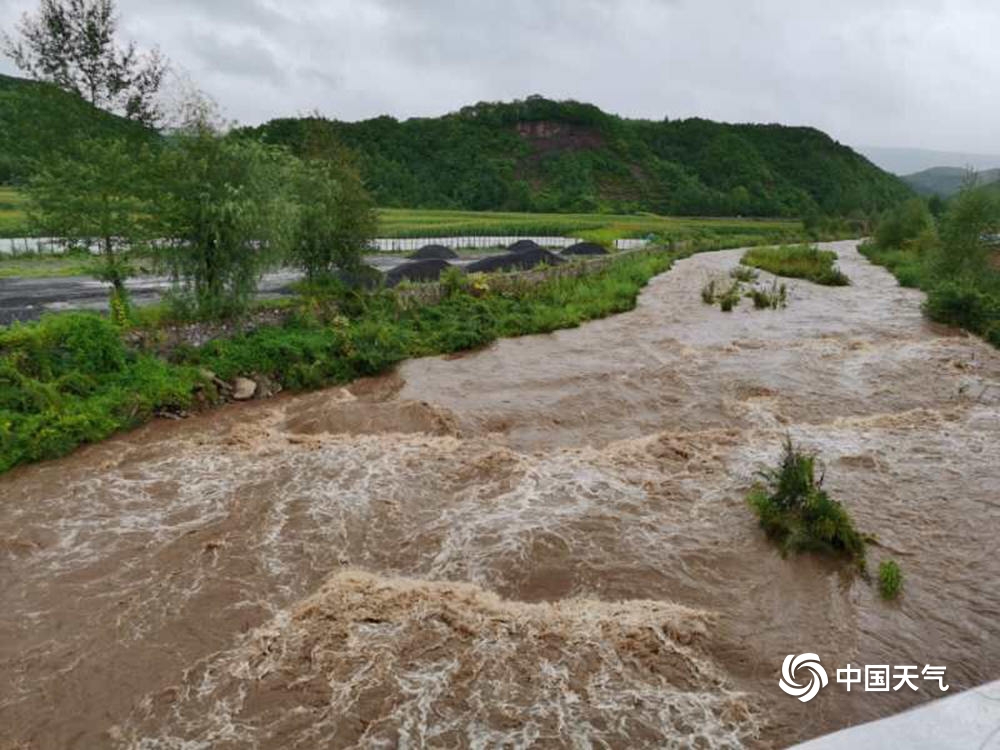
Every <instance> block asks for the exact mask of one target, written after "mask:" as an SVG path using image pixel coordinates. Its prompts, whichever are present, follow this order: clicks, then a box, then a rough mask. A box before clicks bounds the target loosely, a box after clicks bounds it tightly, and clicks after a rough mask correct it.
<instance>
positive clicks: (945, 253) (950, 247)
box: [937, 186, 1000, 275]
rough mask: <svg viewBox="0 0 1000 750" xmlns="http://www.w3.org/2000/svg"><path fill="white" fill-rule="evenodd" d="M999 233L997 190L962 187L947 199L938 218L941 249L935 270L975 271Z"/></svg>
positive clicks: (999, 211) (980, 265)
mask: <svg viewBox="0 0 1000 750" xmlns="http://www.w3.org/2000/svg"><path fill="white" fill-rule="evenodd" d="M998 233H1000V194H998V193H996V192H995V191H992V190H989V189H988V188H977V187H974V186H967V187H965V188H964V189H963V190H962V192H961V193H959V194H958V196H957V197H956V198H954V199H953V200H952V201H951V205H950V206H949V208H948V211H947V213H946V214H945V216H944V219H943V220H942V222H941V240H942V253H941V255H940V257H939V262H938V264H937V265H938V270H939V271H942V272H945V273H948V274H950V275H955V274H962V273H969V274H978V273H979V272H981V271H982V270H983V269H984V268H985V267H986V263H987V261H988V258H989V253H990V250H991V246H992V244H994V243H995V242H996V237H997V235H998Z"/></svg>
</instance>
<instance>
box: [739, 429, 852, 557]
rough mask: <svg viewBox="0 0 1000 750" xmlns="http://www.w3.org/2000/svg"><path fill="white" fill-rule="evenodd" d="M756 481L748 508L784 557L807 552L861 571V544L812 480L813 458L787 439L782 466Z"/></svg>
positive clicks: (835, 504) (839, 509) (841, 512)
mask: <svg viewBox="0 0 1000 750" xmlns="http://www.w3.org/2000/svg"><path fill="white" fill-rule="evenodd" d="M760 476H761V479H762V482H761V483H759V484H757V485H756V486H755V487H754V488H753V490H751V492H750V494H749V496H748V497H747V503H748V504H749V505H750V507H751V508H752V509H753V511H754V513H756V515H757V519H758V520H759V521H760V525H761V527H762V528H763V529H764V531H765V532H766V533H767V535H768V537H770V538H771V539H773V540H774V541H775V542H776V543H777V544H778V546H779V548H780V549H781V552H782V554H783V555H787V554H788V553H789V552H808V551H812V552H821V553H825V554H830V555H835V556H842V557H845V558H847V559H849V560H851V561H852V562H853V563H854V564H855V565H856V566H857V567H858V568H859V569H860V570H861V571H864V569H865V539H864V537H863V536H862V535H861V534H860V533H858V531H857V529H856V528H855V526H854V522H853V520H851V517H850V515H849V514H848V512H847V509H846V508H845V507H844V506H843V505H841V504H840V503H839V502H837V501H836V500H833V499H832V498H831V497H830V496H829V495H828V494H827V493H826V491H825V490H824V489H823V487H822V484H823V482H822V479H819V480H817V479H816V456H814V455H811V454H808V453H803V452H801V451H798V450H796V448H795V446H794V445H793V444H792V441H791V438H789V439H787V440H786V441H785V448H784V454H783V455H782V458H781V463H780V464H779V465H778V466H777V467H776V468H774V469H768V470H766V471H763V472H761V475H760Z"/></svg>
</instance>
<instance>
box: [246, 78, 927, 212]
mask: <svg viewBox="0 0 1000 750" xmlns="http://www.w3.org/2000/svg"><path fill="white" fill-rule="evenodd" d="M317 123H318V124H319V125H320V126H321V127H325V128H329V129H330V130H332V131H333V132H334V134H335V135H336V136H337V137H338V138H339V140H340V141H342V142H343V143H344V144H345V145H346V146H348V147H350V148H351V149H353V150H354V151H355V152H356V153H357V155H358V159H359V166H360V168H361V171H362V173H363V175H364V177H365V179H366V181H367V184H368V186H369V188H370V189H371V190H372V191H373V192H374V194H375V197H376V199H377V201H378V203H379V204H380V205H382V206H405V207H426V208H464V209H509V210H536V211H594V210H602V209H610V210H613V211H616V212H630V211H637V210H643V211H654V212H656V213H662V214H688V215H736V214H742V215H756V216H797V215H805V214H810V213H816V212H819V213H824V214H830V215H849V214H860V213H864V214H872V213H874V212H876V211H879V210H881V209H883V208H885V207H886V206H888V205H891V204H893V203H896V202H898V201H899V200H901V199H903V198H906V197H908V196H911V195H912V193H911V192H910V190H909V188H908V187H907V186H906V185H905V184H904V183H903V182H902V181H900V180H899V179H898V178H897V177H894V176H892V175H890V174H888V173H886V172H883V171H882V170H880V169H878V168H877V167H875V166H874V165H873V164H872V163H871V162H869V161H868V160H867V159H865V158H864V157H862V156H860V155H858V154H857V153H855V152H854V151H852V150H851V149H850V148H848V147H846V146H843V145H841V144H839V143H837V142H835V141H834V140H832V139H831V138H830V137H829V136H827V135H825V134H824V133H821V132H820V131H818V130H815V129H812V128H802V127H785V126H781V125H728V124H721V123H716V122H711V121H708V120H701V119H689V120H672V121H668V120H663V121H648V120H628V119H624V118H620V117H616V116H614V115H609V114H606V113H605V112H602V111H601V110H600V109H598V108H597V107H594V106H592V105H588V104H581V103H577V102H555V101H551V100H548V99H543V98H540V97H532V98H529V99H528V100H526V101H516V102H512V103H495V104H487V103H481V104H477V105H475V106H471V107H466V108H464V109H462V110H461V111H459V112H456V113H453V114H449V115H446V116H444V117H438V118H426V119H425V118H421V119H410V120H405V121H398V120H395V119H393V118H391V117H379V118H376V119H373V120H367V121H364V122H356V123H347V122H339V121H328V120H319V121H317V120H316V119H315V118H305V119H281V120H274V121H272V122H270V123H267V124H265V125H262V126H260V127H258V128H250V129H247V130H244V131H242V132H243V133H244V134H249V135H253V136H257V137H260V138H261V139H263V140H264V141H266V142H270V143H276V144H283V145H286V146H289V147H291V148H292V150H301V148H302V147H303V144H304V143H305V142H306V140H307V138H308V137H309V136H308V135H307V134H308V133H310V132H314V131H312V130H311V128H313V127H315V126H316V125H317Z"/></svg>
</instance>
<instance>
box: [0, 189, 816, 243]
mask: <svg viewBox="0 0 1000 750" xmlns="http://www.w3.org/2000/svg"><path fill="white" fill-rule="evenodd" d="M25 202H26V201H25V198H24V195H23V194H21V193H19V192H18V191H17V190H16V189H14V188H10V187H0V237H18V236H24V235H25V234H27V233H28V225H27V216H26V214H25ZM801 232H802V223H801V222H800V221H795V220H788V219H741V218H734V219H714V218H705V219H700V218H688V217H669V216H656V215H655V214H637V215H620V214H542V213H511V212H492V211H449V210H435V209H408V208H386V209H381V210H380V211H379V230H378V233H379V236H380V237H389V238H395V237H453V236H484V235H500V236H515V237H520V236H546V237H579V238H580V239H584V240H589V241H592V242H599V243H603V244H608V245H610V244H611V243H613V242H614V241H615V240H619V239H632V238H639V237H647V236H649V235H655V236H656V237H657V238H659V239H664V240H671V239H673V240H683V239H698V238H700V239H708V238H719V239H722V238H728V237H733V236H741V237H748V238H753V237H761V238H763V237H766V238H768V239H773V240H774V241H776V242H777V241H781V240H794V239H796V238H797V237H798V235H799V234H801Z"/></svg>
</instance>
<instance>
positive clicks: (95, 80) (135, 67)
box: [3, 0, 167, 125]
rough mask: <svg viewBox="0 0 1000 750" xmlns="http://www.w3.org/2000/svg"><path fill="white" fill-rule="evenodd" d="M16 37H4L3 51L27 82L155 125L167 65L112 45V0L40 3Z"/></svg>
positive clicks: (115, 42)
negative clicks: (44, 83)
mask: <svg viewBox="0 0 1000 750" xmlns="http://www.w3.org/2000/svg"><path fill="white" fill-rule="evenodd" d="M18 31H19V34H20V38H18V39H14V38H12V37H11V36H9V35H7V34H4V37H3V51H4V53H5V54H6V55H7V56H8V57H10V58H11V59H12V60H13V61H14V63H15V64H16V65H17V67H18V68H20V69H21V70H22V71H24V72H25V73H26V74H27V75H28V76H30V77H31V78H34V79H36V80H40V81H48V82H51V83H54V84H56V85H57V86H59V87H60V88H61V89H63V90H65V91H69V92H72V93H74V94H78V95H79V96H82V97H83V98H85V99H86V100H87V101H89V102H90V103H91V104H93V105H94V106H95V107H100V108H102V109H107V110H110V111H114V112H121V113H123V114H124V115H125V116H126V117H128V118H129V119H132V120H137V121H139V122H142V123H144V124H147V125H153V124H155V123H156V122H157V120H158V119H159V117H160V114H161V113H160V111H159V107H158V105H157V102H156V94H157V92H158V91H159V89H160V86H161V84H162V82H163V77H164V75H165V73H166V70H167V63H166V61H165V60H164V58H163V57H162V56H161V55H160V53H159V51H158V50H156V49H153V50H152V51H150V52H148V53H144V54H143V53H140V52H139V51H138V50H137V48H136V46H135V44H134V43H133V42H128V43H127V44H125V45H124V46H122V45H121V44H120V43H119V42H118V39H117V36H118V15H117V13H116V11H115V4H114V2H113V0H42V2H41V6H40V7H39V10H38V14H37V15H35V16H31V15H29V14H25V15H24V16H23V17H22V19H21V22H20V24H19V25H18Z"/></svg>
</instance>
